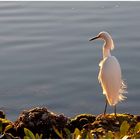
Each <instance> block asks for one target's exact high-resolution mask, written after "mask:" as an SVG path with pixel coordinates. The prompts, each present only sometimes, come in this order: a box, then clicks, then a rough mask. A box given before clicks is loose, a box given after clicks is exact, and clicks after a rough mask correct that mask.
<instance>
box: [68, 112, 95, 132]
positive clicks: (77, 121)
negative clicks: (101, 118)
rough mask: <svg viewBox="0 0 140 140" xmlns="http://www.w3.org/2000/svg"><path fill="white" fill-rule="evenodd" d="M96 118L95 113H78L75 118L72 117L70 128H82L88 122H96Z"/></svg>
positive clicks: (72, 129) (72, 130)
mask: <svg viewBox="0 0 140 140" xmlns="http://www.w3.org/2000/svg"><path fill="white" fill-rule="evenodd" d="M95 119H96V116H95V115H91V114H80V115H77V116H76V117H75V118H73V119H71V121H70V122H69V124H68V125H69V127H68V128H69V129H70V131H71V132H74V130H75V128H78V129H79V130H82V129H83V127H84V126H85V125H87V124H90V123H92V122H94V121H95Z"/></svg>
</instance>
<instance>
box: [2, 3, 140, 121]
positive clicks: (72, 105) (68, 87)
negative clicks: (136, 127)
mask: <svg viewBox="0 0 140 140" xmlns="http://www.w3.org/2000/svg"><path fill="white" fill-rule="evenodd" d="M139 12H140V3H139V2H117V1H116V2H0V26H1V29H0V107H1V109H4V110H5V112H6V113H7V114H8V118H10V119H15V118H16V117H17V115H18V113H19V112H20V111H22V109H27V108H31V107H34V106H47V107H48V108H49V109H50V110H53V111H54V112H58V113H64V114H65V115H67V116H73V115H76V114H79V113H94V114H99V113H101V112H102V111H103V109H104V96H103V95H102V90H101V87H100V85H99V83H98V80H97V76H98V69H99V68H98V63H99V62H100V59H101V58H102V52H101V46H102V43H103V42H98V41H96V42H94V43H91V42H89V41H88V40H89V38H90V37H93V36H94V35H96V34H97V33H98V32H100V31H102V30H106V31H108V32H109V33H110V34H111V35H112V36H113V39H114V42H115V45H116V49H115V50H114V51H113V52H112V54H113V55H115V56H116V57H117V58H118V60H119V62H120V64H121V67H122V72H123V77H124V79H126V81H127V84H128V94H127V97H128V99H127V100H126V101H124V102H122V103H120V104H119V105H118V112H129V113H135V114H138V113H139V111H138V110H139V100H140V96H139V88H140V82H139V80H140V77H139V73H140V69H139V67H140V63H139V60H140V55H139V52H140V48H139V40H140V36H139V25H140V17H139ZM112 111H113V110H112V108H108V112H112Z"/></svg>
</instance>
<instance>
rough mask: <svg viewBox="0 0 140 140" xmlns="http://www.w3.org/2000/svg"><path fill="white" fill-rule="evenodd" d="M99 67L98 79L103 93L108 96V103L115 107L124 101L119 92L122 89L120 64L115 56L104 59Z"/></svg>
mask: <svg viewBox="0 0 140 140" xmlns="http://www.w3.org/2000/svg"><path fill="white" fill-rule="evenodd" d="M99 65H100V71H99V76H98V79H99V82H100V83H101V86H102V88H103V93H104V94H105V95H106V97H107V100H108V103H109V104H110V105H115V104H117V103H118V101H119V100H121V99H122V98H121V99H120V92H119V91H120V89H121V87H122V79H121V68H120V64H119V62H118V60H117V59H116V58H115V57H114V56H109V57H106V58H104V59H103V60H102V61H101V62H100V64H99ZM121 97H122V95H121Z"/></svg>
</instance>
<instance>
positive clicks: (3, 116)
mask: <svg viewBox="0 0 140 140" xmlns="http://www.w3.org/2000/svg"><path fill="white" fill-rule="evenodd" d="M0 118H3V119H4V118H5V113H4V112H3V111H2V110H0Z"/></svg>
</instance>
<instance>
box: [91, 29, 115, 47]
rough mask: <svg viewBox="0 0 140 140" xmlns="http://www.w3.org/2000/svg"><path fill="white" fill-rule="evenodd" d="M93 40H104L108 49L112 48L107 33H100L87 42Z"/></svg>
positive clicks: (110, 39)
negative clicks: (108, 46)
mask: <svg viewBox="0 0 140 140" xmlns="http://www.w3.org/2000/svg"><path fill="white" fill-rule="evenodd" d="M95 39H101V40H104V41H105V42H106V43H108V44H110V49H113V48H114V43H113V40H112V37H111V36H110V34H109V33H107V32H104V31H102V32H100V33H99V34H98V35H97V36H95V37H93V38H91V39H90V40H89V41H93V40H95Z"/></svg>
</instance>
